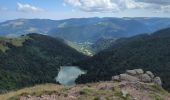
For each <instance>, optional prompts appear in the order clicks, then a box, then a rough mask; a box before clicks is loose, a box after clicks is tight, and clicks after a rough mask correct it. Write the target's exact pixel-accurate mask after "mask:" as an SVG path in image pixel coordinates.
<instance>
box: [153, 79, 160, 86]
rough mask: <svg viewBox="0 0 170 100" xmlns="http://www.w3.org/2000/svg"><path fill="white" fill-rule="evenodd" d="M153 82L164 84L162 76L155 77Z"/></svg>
mask: <svg viewBox="0 0 170 100" xmlns="http://www.w3.org/2000/svg"><path fill="white" fill-rule="evenodd" d="M153 82H154V83H155V84H157V85H159V86H162V81H161V78H160V77H155V78H154V80H153Z"/></svg>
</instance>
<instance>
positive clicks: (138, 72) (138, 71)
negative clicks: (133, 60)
mask: <svg viewBox="0 0 170 100" xmlns="http://www.w3.org/2000/svg"><path fill="white" fill-rule="evenodd" d="M134 70H135V71H136V73H137V74H143V73H144V71H143V70H142V69H134Z"/></svg>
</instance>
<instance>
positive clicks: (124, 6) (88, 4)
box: [64, 0, 170, 12]
mask: <svg viewBox="0 0 170 100" xmlns="http://www.w3.org/2000/svg"><path fill="white" fill-rule="evenodd" d="M64 3H65V4H67V5H71V6H72V7H74V8H76V9H79V10H82V11H85V12H119V11H124V10H128V9H151V10H154V11H155V12H157V11H159V12H170V9H168V8H170V1H168V0H64Z"/></svg>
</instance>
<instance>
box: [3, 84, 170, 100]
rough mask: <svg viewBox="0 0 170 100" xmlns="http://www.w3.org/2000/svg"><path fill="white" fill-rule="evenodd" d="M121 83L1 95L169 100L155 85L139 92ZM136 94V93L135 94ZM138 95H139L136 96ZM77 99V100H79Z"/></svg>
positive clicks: (11, 98) (9, 99)
mask: <svg viewBox="0 0 170 100" xmlns="http://www.w3.org/2000/svg"><path fill="white" fill-rule="evenodd" d="M120 84H121V83H118V82H115V83H113V82H109V81H108V82H98V83H91V84H84V85H77V86H74V87H64V86H60V85H55V84H45V85H37V86H34V87H30V88H24V89H21V90H18V91H12V92H9V93H7V94H3V95H0V99H2V100H18V99H19V98H20V97H21V96H22V97H27V96H28V95H29V96H30V97H31V96H34V97H42V95H49V96H50V95H52V94H55V95H57V96H58V95H59V97H58V98H60V96H62V95H63V96H64V97H63V98H67V99H68V98H69V97H70V96H72V97H76V98H77V99H78V100H99V99H100V98H101V97H102V98H105V99H107V100H112V99H113V98H114V100H132V98H134V97H135V98H137V99H139V98H148V99H147V100H168V99H167V98H168V97H170V94H169V93H168V92H166V91H165V90H163V89H162V88H161V87H158V86H155V85H153V84H144V83H141V84H140V85H139V86H138V85H135V86H138V87H137V88H138V90H135V89H134V87H133V86H134V85H133V84H131V85H132V86H131V85H126V86H125V87H124V89H123V88H120V87H121V86H120ZM122 90H125V91H127V95H126V96H125V97H124V96H123V92H122ZM134 92H136V93H134ZM136 94H137V95H136ZM77 99H76V100H77ZM61 100H62V99H61Z"/></svg>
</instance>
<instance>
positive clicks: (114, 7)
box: [0, 0, 170, 21]
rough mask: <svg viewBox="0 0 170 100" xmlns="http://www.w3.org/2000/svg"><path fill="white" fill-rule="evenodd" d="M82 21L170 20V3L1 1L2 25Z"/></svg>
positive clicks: (142, 0)
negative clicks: (21, 20)
mask: <svg viewBox="0 0 170 100" xmlns="http://www.w3.org/2000/svg"><path fill="white" fill-rule="evenodd" d="M79 17H170V0H0V21H4V20H9V19H16V18H46V19H66V18H79Z"/></svg>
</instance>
